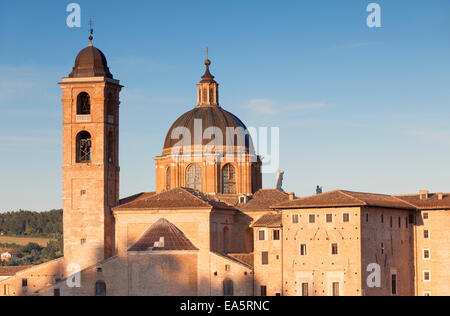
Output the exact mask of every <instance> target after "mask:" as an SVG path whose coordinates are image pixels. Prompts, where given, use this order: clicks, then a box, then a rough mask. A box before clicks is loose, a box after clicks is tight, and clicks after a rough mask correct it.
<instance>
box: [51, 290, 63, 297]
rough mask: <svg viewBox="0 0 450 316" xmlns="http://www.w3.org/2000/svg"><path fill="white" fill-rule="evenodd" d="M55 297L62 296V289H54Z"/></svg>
mask: <svg viewBox="0 0 450 316" xmlns="http://www.w3.org/2000/svg"><path fill="white" fill-rule="evenodd" d="M53 296H61V290H60V289H53Z"/></svg>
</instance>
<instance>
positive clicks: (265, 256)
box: [261, 251, 269, 265]
mask: <svg viewBox="0 0 450 316" xmlns="http://www.w3.org/2000/svg"><path fill="white" fill-rule="evenodd" d="M261 264H263V265H267V264H269V253H268V252H267V251H263V252H262V253H261Z"/></svg>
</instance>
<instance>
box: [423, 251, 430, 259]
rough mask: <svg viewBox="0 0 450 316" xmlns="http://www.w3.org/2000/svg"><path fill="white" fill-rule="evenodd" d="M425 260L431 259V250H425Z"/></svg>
mask: <svg viewBox="0 0 450 316" xmlns="http://www.w3.org/2000/svg"><path fill="white" fill-rule="evenodd" d="M423 259H425V260H428V259H430V249H424V250H423Z"/></svg>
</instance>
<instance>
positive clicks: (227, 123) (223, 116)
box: [164, 106, 250, 150]
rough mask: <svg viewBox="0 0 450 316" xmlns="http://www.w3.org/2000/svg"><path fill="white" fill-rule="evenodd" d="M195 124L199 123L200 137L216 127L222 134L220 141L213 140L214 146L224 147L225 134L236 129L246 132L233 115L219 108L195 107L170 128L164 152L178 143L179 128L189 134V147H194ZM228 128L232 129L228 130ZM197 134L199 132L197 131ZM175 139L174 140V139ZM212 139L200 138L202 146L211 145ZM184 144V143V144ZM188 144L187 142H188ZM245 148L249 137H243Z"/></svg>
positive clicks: (248, 143)
mask: <svg viewBox="0 0 450 316" xmlns="http://www.w3.org/2000/svg"><path fill="white" fill-rule="evenodd" d="M196 120H199V121H197V122H200V121H201V135H204V134H205V131H206V130H207V129H208V128H212V127H216V128H218V129H219V130H220V131H221V132H222V135H223V137H222V140H220V139H217V138H215V137H214V136H213V137H212V139H215V140H216V141H217V142H216V143H215V145H216V146H226V141H227V133H228V134H229V133H233V131H234V130H236V128H241V131H246V130H247V127H246V126H245V124H244V123H243V122H242V121H241V120H240V119H239V118H238V117H237V116H235V115H234V114H232V113H230V112H228V111H225V110H224V109H222V108H221V107H219V106H197V107H195V108H194V109H193V110H191V111H189V112H186V113H185V114H183V115H182V116H180V117H179V118H178V119H177V120H176V121H175V123H174V124H173V125H172V127H171V128H170V130H169V132H168V133H167V136H166V141H165V142H164V150H167V149H170V148H172V147H174V146H175V145H176V144H177V143H179V141H180V139H179V138H177V137H173V136H177V134H178V133H177V131H176V130H175V129H177V128H179V127H181V128H186V129H187V130H188V131H189V132H190V134H191V142H190V144H191V145H194V135H195V132H196V131H195V125H196ZM197 124H198V123H197ZM229 128H232V130H231V129H229ZM197 132H199V131H197ZM230 135H231V136H230V137H231V138H230V139H233V140H234V134H230ZM174 138H175V139H174ZM212 139H205V138H203V137H202V145H208V144H210V143H211V141H212ZM185 144H186V143H185ZM188 144H189V142H188ZM245 147H246V148H249V147H250V137H249V136H246V137H245Z"/></svg>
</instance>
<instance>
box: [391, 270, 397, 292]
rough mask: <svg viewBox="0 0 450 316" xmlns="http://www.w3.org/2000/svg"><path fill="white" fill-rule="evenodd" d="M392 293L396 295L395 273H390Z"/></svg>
mask: <svg viewBox="0 0 450 316" xmlns="http://www.w3.org/2000/svg"><path fill="white" fill-rule="evenodd" d="M391 280H392V295H397V275H396V274H393V275H392V278H391Z"/></svg>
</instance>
